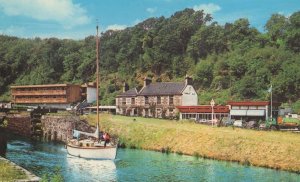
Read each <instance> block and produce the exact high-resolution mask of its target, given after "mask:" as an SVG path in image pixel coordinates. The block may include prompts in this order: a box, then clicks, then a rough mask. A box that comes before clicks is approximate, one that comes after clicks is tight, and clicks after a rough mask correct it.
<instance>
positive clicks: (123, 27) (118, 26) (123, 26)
mask: <svg viewBox="0 0 300 182" xmlns="http://www.w3.org/2000/svg"><path fill="white" fill-rule="evenodd" d="M126 27H127V25H118V24H113V25H108V26H107V28H106V30H123V29H125V28H126Z"/></svg>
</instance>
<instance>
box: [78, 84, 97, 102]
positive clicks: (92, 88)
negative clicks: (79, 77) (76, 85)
mask: <svg viewBox="0 0 300 182" xmlns="http://www.w3.org/2000/svg"><path fill="white" fill-rule="evenodd" d="M81 96H82V100H86V102H87V103H89V104H91V103H93V102H95V101H96V100H97V86H96V83H95V82H89V83H85V84H83V85H81Z"/></svg>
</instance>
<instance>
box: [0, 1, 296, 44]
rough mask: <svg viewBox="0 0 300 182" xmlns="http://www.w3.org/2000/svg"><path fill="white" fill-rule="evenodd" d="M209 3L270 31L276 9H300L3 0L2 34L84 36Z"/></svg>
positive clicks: (217, 12)
mask: <svg viewBox="0 0 300 182" xmlns="http://www.w3.org/2000/svg"><path fill="white" fill-rule="evenodd" d="M185 8H192V9H194V10H200V9H203V10H204V12H206V13H209V14H212V16H213V20H214V21H217V22H218V23H219V24H221V25H222V24H224V23H226V22H234V21H235V20H237V19H239V18H248V20H249V21H250V24H251V26H252V27H256V28H257V29H258V30H259V31H261V32H263V31H264V25H265V24H266V22H267V20H268V19H269V18H270V17H271V15H272V14H274V13H279V14H283V15H285V16H286V17H288V16H290V15H291V14H292V13H294V12H296V11H300V1H299V0H211V1H204V0H0V34H4V35H12V36H17V37H23V38H35V37H41V38H49V37H57V38H67V39H84V38H85V37H87V36H89V35H95V31H96V29H95V27H96V24H97V20H98V22H99V27H100V31H102V32H104V31H106V30H109V29H113V30H121V29H124V28H126V27H132V26H134V25H136V24H138V23H139V22H142V21H144V20H146V19H148V18H150V17H161V16H164V17H166V18H167V17H170V16H171V15H172V14H174V13H175V12H176V11H180V10H183V9H185Z"/></svg>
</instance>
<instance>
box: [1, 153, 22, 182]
mask: <svg viewBox="0 0 300 182" xmlns="http://www.w3.org/2000/svg"><path fill="white" fill-rule="evenodd" d="M18 179H26V174H25V173H24V172H23V171H20V170H17V169H15V168H14V167H13V166H12V165H11V164H9V163H8V162H7V161H4V160H1V159H0V181H6V182H9V181H15V180H18Z"/></svg>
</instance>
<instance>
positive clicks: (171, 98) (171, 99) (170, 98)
mask: <svg viewBox="0 0 300 182" xmlns="http://www.w3.org/2000/svg"><path fill="white" fill-rule="evenodd" d="M172 104H174V102H173V96H170V97H169V105H172Z"/></svg>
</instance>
